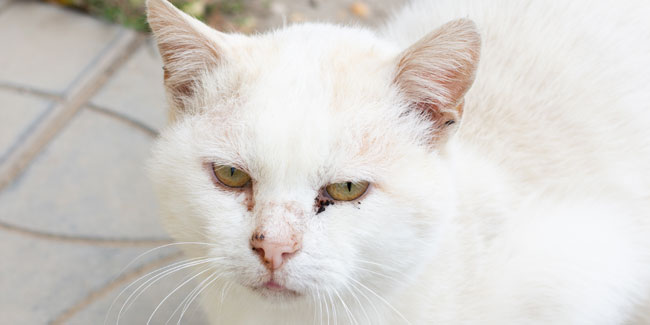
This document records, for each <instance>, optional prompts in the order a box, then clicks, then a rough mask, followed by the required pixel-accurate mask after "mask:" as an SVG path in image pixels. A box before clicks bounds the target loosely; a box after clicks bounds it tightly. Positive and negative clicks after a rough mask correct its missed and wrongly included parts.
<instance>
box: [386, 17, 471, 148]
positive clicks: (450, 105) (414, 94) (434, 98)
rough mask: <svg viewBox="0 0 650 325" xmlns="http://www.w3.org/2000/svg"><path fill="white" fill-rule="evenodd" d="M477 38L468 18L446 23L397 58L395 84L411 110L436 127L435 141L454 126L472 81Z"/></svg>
mask: <svg viewBox="0 0 650 325" xmlns="http://www.w3.org/2000/svg"><path fill="white" fill-rule="evenodd" d="M480 50H481V37H480V35H479V33H478V30H477V28H476V25H475V24H474V22H472V21H471V20H469V19H457V20H454V21H451V22H448V23H446V24H444V25H442V26H441V27H439V28H438V29H436V30H434V31H433V32H431V33H429V34H428V35H426V36H424V37H423V38H422V39H420V40H419V41H417V42H416V43H415V44H413V45H411V46H410V47H409V48H408V49H406V50H405V51H404V52H402V54H401V55H400V57H399V58H398V64H397V70H396V74H395V80H394V82H395V84H396V85H397V86H398V88H399V90H400V92H401V93H402V94H403V95H404V96H405V97H406V99H407V100H408V101H409V102H410V104H411V106H412V107H414V108H415V109H418V110H421V111H422V112H423V113H426V114H427V115H428V116H429V117H430V118H431V119H432V120H433V122H434V125H436V126H437V129H438V130H437V139H444V138H445V137H446V135H448V133H449V130H450V129H453V127H450V126H451V125H452V124H455V125H453V126H456V125H458V122H459V121H460V118H461V116H462V113H463V97H464V95H465V93H466V92H467V90H469V88H470V87H471V85H472V83H473V82H474V74H475V73H476V68H477V66H478V61H479V55H480Z"/></svg>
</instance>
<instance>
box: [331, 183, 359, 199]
mask: <svg viewBox="0 0 650 325" xmlns="http://www.w3.org/2000/svg"><path fill="white" fill-rule="evenodd" d="M366 189H368V182H358V183H354V182H342V183H335V184H330V185H327V187H326V188H325V190H326V191H327V194H329V195H330V196H331V197H332V198H333V199H334V200H339V201H351V200H354V199H357V198H359V197H360V196H361V195H363V193H365V192H366Z"/></svg>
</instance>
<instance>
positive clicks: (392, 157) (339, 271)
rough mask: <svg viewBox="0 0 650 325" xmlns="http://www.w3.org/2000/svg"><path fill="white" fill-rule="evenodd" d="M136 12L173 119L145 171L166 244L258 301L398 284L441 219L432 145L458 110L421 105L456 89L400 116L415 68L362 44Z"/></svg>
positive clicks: (446, 207) (355, 37) (358, 37)
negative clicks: (151, 41)
mask: <svg viewBox="0 0 650 325" xmlns="http://www.w3.org/2000/svg"><path fill="white" fill-rule="evenodd" d="M149 10H150V12H149V19H150V22H152V29H153V30H154V32H155V33H156V36H157V38H158V41H159V46H160V49H161V54H162V55H163V58H164V60H165V64H166V72H167V73H166V74H167V76H166V77H167V78H166V79H167V80H166V85H167V89H168V92H169V96H170V104H171V106H172V115H173V123H171V125H170V127H169V128H167V129H166V130H165V131H164V132H163V134H162V136H161V138H160V139H159V141H158V143H157V145H156V147H155V150H154V158H153V159H152V163H151V171H152V179H153V180H154V183H155V185H156V188H157V192H158V194H159V197H160V199H161V205H162V209H163V213H164V217H165V224H166V227H167V229H168V230H169V232H170V233H171V234H172V236H173V237H174V239H176V240H177V241H180V242H200V243H207V244H209V245H201V244H190V245H185V246H187V247H188V248H187V251H188V252H189V253H190V254H191V255H193V257H208V258H214V260H213V261H212V262H211V263H210V264H209V265H210V266H211V267H212V268H213V269H214V272H215V274H219V275H220V277H221V279H222V280H224V281H229V282H232V283H235V284H237V285H239V286H242V287H245V288H248V289H250V291H251V292H255V293H257V294H259V295H261V296H263V297H267V298H269V300H276V299H280V300H283V301H285V300H287V299H294V298H296V297H302V296H310V295H316V293H318V292H338V293H340V294H341V295H347V294H348V293H349V292H351V291H354V288H360V287H361V286H367V287H368V288H370V289H371V290H373V291H375V292H379V293H381V292H384V293H385V292H389V291H391V290H395V289H397V288H399V286H401V285H406V284H407V283H408V280H409V278H410V277H411V276H413V275H414V274H416V273H417V271H418V269H419V267H420V266H422V265H423V263H424V261H429V260H430V259H431V257H432V256H433V255H434V254H435V251H436V242H437V240H438V239H439V238H440V236H441V235H442V234H441V230H442V229H443V228H444V225H445V223H446V219H447V218H449V216H450V215H451V214H452V213H453V208H454V199H453V186H452V182H451V181H450V180H449V178H448V175H449V171H448V169H447V168H448V167H447V166H446V164H445V163H444V159H442V157H441V154H440V153H439V149H440V148H441V144H440V143H437V141H438V142H441V141H442V139H443V137H442V136H440V135H441V134H444V132H446V131H447V130H444V128H445V127H446V126H444V123H441V122H446V121H448V120H450V119H451V118H448V117H449V116H455V117H457V115H454V113H456V112H457V110H456V111H454V109H455V108H456V107H457V106H458V105H457V104H458V103H459V99H458V98H456V99H454V98H450V99H449V102H452V101H453V103H452V104H453V105H448V106H449V107H451V108H452V109H449V110H448V111H443V110H442V109H441V110H440V111H435V112H424V113H423V112H422V111H420V110H418V107H424V106H427V105H434V104H435V105H437V106H436V107H437V108H442V107H443V106H444V105H447V103H443V99H444V96H447V97H450V96H452V95H449V94H453V93H454V91H456V90H454V89H450V90H448V91H447V93H445V94H437V95H438V96H440V98H433V97H435V96H434V95H432V96H430V97H431V98H427V99H426V100H422V101H421V103H419V104H421V105H418V104H417V103H416V105H412V104H413V102H414V101H413V100H412V99H413V98H412V97H414V96H419V92H423V91H425V90H420V89H413V87H415V86H414V85H412V84H410V83H413V82H417V81H418V80H415V79H417V78H415V77H413V76H416V75H417V76H419V74H416V73H411V74H409V73H410V72H409V70H408V69H414V68H412V67H409V66H408V65H409V64H411V65H412V66H413V67H416V66H418V64H416V63H420V62H414V61H413V60H415V59H406V60H405V59H404V58H405V57H406V56H405V55H404V53H400V51H399V50H398V49H396V48H394V47H393V46H391V45H390V44H387V43H384V42H383V41H381V40H379V39H378V38H376V37H375V36H373V35H372V34H370V33H369V32H366V31H361V30H349V29H341V28H337V27H332V26H325V25H304V26H296V27H290V28H287V29H284V30H281V31H278V32H274V33H271V34H266V35H261V36H256V37H243V36H229V35H224V34H218V33H216V32H214V31H210V30H208V29H207V28H204V27H203V26H201V25H199V24H198V23H196V22H194V21H191V20H189V18H188V17H185V16H183V15H181V14H179V13H178V12H176V11H174V10H173V8H172V7H170V6H169V5H168V4H166V3H163V2H160V1H150V3H149ZM166 28H167V29H166ZM183 29H188V30H189V31H187V30H186V31H184V34H185V35H187V34H191V35H192V38H191V39H188V38H187V37H185V38H184V37H183V35H181V33H176V34H175V31H177V30H183ZM192 42H194V43H192ZM183 51H184V52H183ZM201 51H203V52H201ZM412 52H413V51H412ZM193 56H194V57H193ZM411 56H415V57H416V59H417V53H415V54H411ZM409 60H410V61H409ZM459 60H460V59H459ZM400 69H401V70H400ZM399 71H401V74H400V72H399ZM472 73H473V68H472ZM188 76H190V77H188ZM400 78H402V79H400ZM407 78H410V79H408V80H407ZM468 78H469V77H468ZM414 80H415V81H414ZM450 80H452V79H450ZM452 81H453V80H452ZM469 84H471V80H469V81H468V84H467V85H466V86H464V87H465V88H466V87H469ZM445 86H447V85H445ZM409 87H411V88H409ZM436 87H442V86H440V85H438V86H436V85H432V86H431V87H430V88H432V89H434V88H435V89H438V88H436ZM465 90H466V89H463V90H462V91H460V93H461V94H460V95H459V96H462V93H464V92H465ZM441 98H442V99H441ZM433 100H438V101H437V102H435V103H434V104H432V102H433ZM425 109H426V108H425ZM450 114H451V115H450ZM441 119H447V120H445V121H442V120H441ZM235 173H236V174H235ZM249 178H250V179H249ZM331 184H342V185H334V187H330V190H329V191H328V188H327V187H328V185H331ZM366 185H367V188H366ZM336 186H338V187H336ZM336 189H339V190H340V192H341V193H342V194H341V193H336V192H335V190H336ZM346 191H347V192H346ZM346 195H347V196H346Z"/></svg>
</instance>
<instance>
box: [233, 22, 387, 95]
mask: <svg viewBox="0 0 650 325" xmlns="http://www.w3.org/2000/svg"><path fill="white" fill-rule="evenodd" d="M242 51H244V52H245V54H244V55H242V57H240V58H238V59H236V60H235V62H234V64H240V65H241V70H240V71H241V73H242V75H241V76H240V77H241V78H242V79H241V82H243V83H246V84H247V85H249V86H250V87H253V88H256V89H255V93H259V94H261V93H263V94H264V96H266V97H267V98H272V97H274V96H279V97H283V98H286V97H287V95H292V98H293V99H294V100H300V99H301V98H300V96H303V97H304V98H305V99H307V98H309V97H311V96H329V97H330V99H345V98H346V96H345V94H346V92H347V93H349V94H352V93H353V92H355V91H356V92H358V93H366V92H375V91H376V92H381V91H385V89H382V88H385V87H387V86H388V85H389V84H390V74H391V73H392V72H393V70H394V66H395V59H396V55H397V52H398V51H397V50H396V49H395V48H394V47H393V46H392V45H390V44H388V43H386V42H384V41H382V40H380V39H379V38H377V37H375V36H374V35H373V34H372V33H371V32H369V31H366V30H363V29H342V28H340V27H337V26H332V25H320V24H308V25H300V26H295V27H293V28H286V29H282V30H279V31H277V32H273V33H269V34H264V35H262V36H259V37H256V38H253V39H251V40H249V42H247V44H246V46H244V49H242ZM242 60H246V62H241V61H242ZM336 96H339V97H337V98H334V97H336ZM347 97H352V96H347Z"/></svg>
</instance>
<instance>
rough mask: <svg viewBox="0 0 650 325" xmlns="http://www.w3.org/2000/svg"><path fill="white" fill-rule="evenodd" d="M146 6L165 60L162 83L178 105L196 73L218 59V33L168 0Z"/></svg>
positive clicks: (192, 82)
mask: <svg viewBox="0 0 650 325" xmlns="http://www.w3.org/2000/svg"><path fill="white" fill-rule="evenodd" d="M147 6H148V11H147V19H148V21H149V25H150V26H151V30H152V32H153V34H154V36H155V38H156V41H157V42H158V49H159V51H160V55H161V57H162V59H163V62H164V63H165V67H164V69H165V85H166V86H167V89H168V91H169V92H170V93H171V94H172V96H173V97H174V100H175V101H176V102H177V105H180V103H182V100H180V98H182V97H187V96H191V95H192V91H193V88H194V82H195V79H196V76H197V75H198V74H200V73H201V72H202V71H205V70H206V69H209V68H211V67H214V66H216V65H217V63H218V62H219V60H220V59H221V55H222V53H221V52H222V51H221V47H219V46H218V45H217V44H216V41H217V39H219V37H218V36H219V35H218V33H217V32H216V31H214V30H213V29H211V28H210V27H208V26H206V25H205V24H203V23H201V22H200V21H198V20H196V19H194V18H192V17H190V16H188V15H187V14H185V13H183V12H181V11H180V10H178V9H176V8H175V7H174V6H173V5H172V4H170V3H168V2H167V1H159V0H149V1H147ZM179 108H180V107H179Z"/></svg>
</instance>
